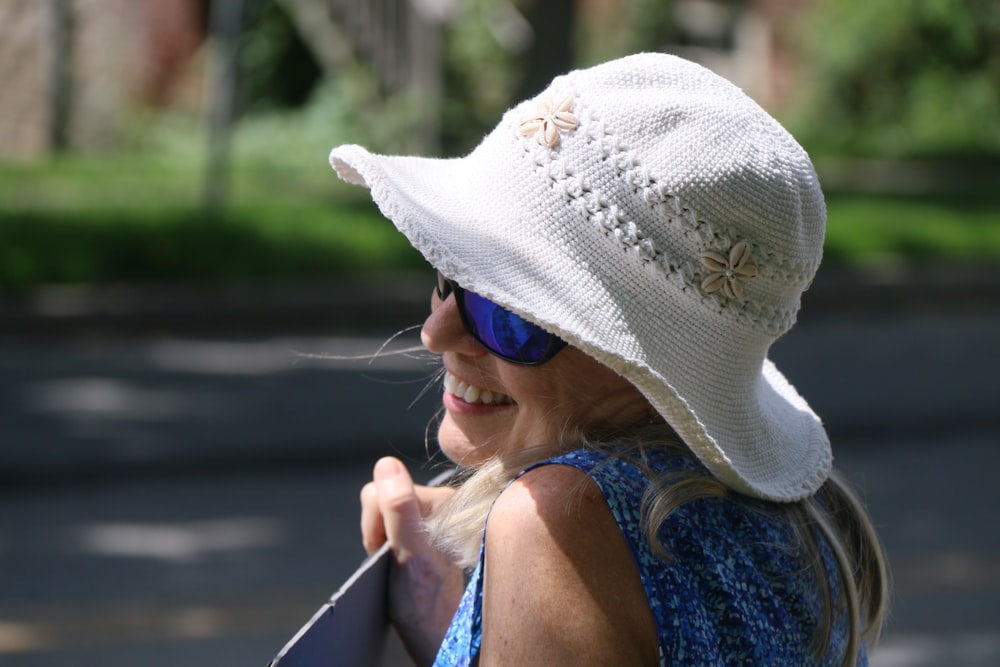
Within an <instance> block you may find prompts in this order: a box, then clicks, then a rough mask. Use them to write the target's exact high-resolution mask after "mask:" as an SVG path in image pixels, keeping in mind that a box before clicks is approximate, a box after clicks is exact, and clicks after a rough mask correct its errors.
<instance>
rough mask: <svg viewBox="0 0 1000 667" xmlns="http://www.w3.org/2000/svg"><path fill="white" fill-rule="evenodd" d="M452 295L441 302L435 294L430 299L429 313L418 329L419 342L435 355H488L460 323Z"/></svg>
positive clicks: (453, 295)
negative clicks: (453, 353)
mask: <svg viewBox="0 0 1000 667" xmlns="http://www.w3.org/2000/svg"><path fill="white" fill-rule="evenodd" d="M455 299H456V296H455V294H454V292H453V293H451V294H449V295H448V296H447V298H445V299H444V301H442V300H441V299H439V298H438V296H437V292H435V293H434V295H433V296H432V297H431V312H430V314H429V315H428V316H427V319H426V320H424V326H423V327H421V329H420V341H421V342H422V343H423V344H424V347H426V348H427V349H428V350H430V351H431V352H433V353H435V354H444V353H445V352H457V353H459V354H465V355H469V356H482V355H485V354H488V353H487V352H486V350H485V349H484V348H483V347H482V346H481V345H480V344H479V343H477V342H476V339H475V338H473V337H472V336H471V335H470V334H469V332H468V331H466V329H465V325H464V324H463V323H462V316H461V314H460V313H459V312H458V304H457V302H456V300H455Z"/></svg>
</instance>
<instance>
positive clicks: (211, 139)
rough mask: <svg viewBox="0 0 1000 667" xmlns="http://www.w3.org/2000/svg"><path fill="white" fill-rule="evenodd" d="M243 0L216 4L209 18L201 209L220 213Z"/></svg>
mask: <svg viewBox="0 0 1000 667" xmlns="http://www.w3.org/2000/svg"><path fill="white" fill-rule="evenodd" d="M242 18H243V0H215V2H213V3H212V6H211V14H210V16H209V35H210V37H211V40H212V48H211V51H210V61H209V68H208V73H207V77H206V83H207V85H206V87H207V90H206V91H205V93H206V94H205V99H206V101H207V104H208V164H207V168H206V171H205V190H204V206H205V208H207V209H209V210H213V211H216V210H220V209H222V208H223V207H224V206H225V204H226V200H227V198H228V195H229V149H230V137H231V134H232V124H233V112H234V107H235V102H236V75H237V58H238V56H239V36H240V25H241V23H242Z"/></svg>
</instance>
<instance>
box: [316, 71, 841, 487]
mask: <svg viewBox="0 0 1000 667" xmlns="http://www.w3.org/2000/svg"><path fill="white" fill-rule="evenodd" d="M330 162H331V164H332V165H333V167H334V169H335V170H336V171H337V173H338V175H339V176H340V177H341V178H342V179H344V180H345V181H347V182H349V183H355V184H358V185H364V186H367V187H368V188H370V190H371V195H372V198H373V199H374V200H375V202H376V203H377V204H378V206H379V208H380V209H381V211H382V213H383V214H384V215H385V216H386V217H387V218H389V219H390V220H391V221H392V222H393V223H394V224H395V225H396V227H397V228H398V229H399V230H400V231H401V232H402V233H403V234H405V235H406V237H407V238H408V239H409V241H410V243H412V244H413V245H414V247H416V248H417V249H418V250H419V251H420V252H421V253H422V254H423V255H424V257H426V258H427V260H428V261H429V262H430V263H431V264H432V265H433V266H435V267H436V268H437V269H438V270H440V271H441V272H442V273H444V274H445V275H446V276H448V277H450V278H452V279H454V280H456V281H457V282H458V283H459V284H461V285H463V286H464V287H466V288H467V289H470V290H472V291H475V292H478V293H479V294H481V295H483V296H485V297H487V298H488V299H491V300H493V301H495V302H497V303H499V304H501V305H503V306H505V307H507V308H509V309H510V310H512V311H514V312H516V313H518V314H520V315H521V316H523V317H525V318H526V319H528V320H531V321H533V322H535V323H537V324H539V325H540V326H542V327H543V328H545V329H547V330H549V331H551V332H554V333H556V334H558V335H559V336H561V337H562V338H563V339H564V340H566V341H568V342H569V343H570V344H571V345H574V346H576V347H578V348H580V349H581V350H583V351H584V352H586V353H587V354H589V355H591V356H592V357H594V358H596V359H597V360H598V361H600V362H602V363H603V364H605V365H607V366H609V367H611V368H612V369H614V370H615V371H617V372H618V373H620V374H621V375H623V376H624V377H626V378H627V379H628V380H630V381H631V382H632V383H633V384H634V385H635V386H636V387H637V388H638V389H639V390H640V391H641V392H642V393H643V394H644V395H645V396H646V397H647V399H648V400H649V401H650V403H651V404H652V405H653V407H654V408H655V409H656V410H657V411H658V412H659V413H660V414H661V415H662V416H663V417H664V419H666V421H667V423H669V424H670V425H671V426H672V427H673V428H674V430H675V431H676V432H677V434H678V435H679V436H680V437H681V438H682V439H683V440H684V442H685V443H686V444H687V445H688V447H690V449H691V450H692V451H693V452H694V453H695V455H697V456H698V458H699V459H700V460H701V461H702V462H703V463H704V464H705V466H707V467H708V469H709V470H710V471H711V472H712V474H714V475H715V476H716V477H717V478H718V479H720V480H721V481H722V482H724V483H725V484H727V485H728V486H730V487H731V488H733V489H735V490H737V491H740V492H743V493H746V494H750V495H753V496H757V497H762V498H767V499H772V500H778V501H792V500H797V499H800V498H803V497H805V496H808V495H809V494H811V493H812V492H814V491H815V490H816V489H817V488H818V487H819V486H820V485H821V484H822V483H823V481H824V480H825V479H826V478H827V476H828V474H829V470H830V466H831V453H830V445H829V440H828V438H827V435H826V432H825V431H824V429H823V426H822V424H821V423H820V420H819V418H818V417H817V416H816V415H815V414H814V413H813V411H812V410H811V409H810V408H809V406H808V405H807V404H806V402H805V400H803V399H802V398H801V397H800V396H799V394H798V393H797V392H796V391H795V389H794V388H793V387H792V386H791V385H790V384H789V383H788V381H787V380H786V379H785V378H784V376H782V375H781V373H780V372H779V371H778V370H777V369H776V368H775V367H774V365H773V364H772V363H771V362H770V361H769V360H768V359H767V352H768V348H769V347H770V345H771V343H773V342H774V340H775V339H777V338H778V337H779V336H780V335H782V334H783V333H784V332H785V331H787V330H788V329H789V328H790V327H791V326H792V324H793V323H794V322H795V317H796V313H797V311H798V308H799V299H800V295H801V293H802V291H803V290H805V289H806V288H807V287H808V285H809V283H810V281H811V280H812V277H813V275H814V273H815V271H816V268H817V267H818V265H819V262H820V258H821V255H822V244H823V234H824V226H825V220H826V210H825V205H824V202H823V195H822V192H821V190H820V187H819V183H818V182H817V179H816V174H815V171H814V170H813V167H812V164H811V162H810V160H809V158H808V156H807V155H806V153H805V151H804V150H803V149H802V148H801V147H800V146H799V144H798V143H796V141H795V140H794V139H793V138H792V137H791V136H790V135H789V134H788V133H787V132H786V131H785V130H784V129H783V128H782V127H781V126H780V125H779V124H778V123H777V122H776V121H775V120H774V119H772V118H771V117H770V116H769V115H768V114H767V113H766V112H765V111H764V110H763V109H761V108H760V107H759V106H758V105H757V104H756V103H754V102H753V101H752V100H750V98H748V97H747V96H746V95H745V94H744V93H743V92H742V91H740V90H739V89H738V88H737V87H735V86H733V85H732V84H730V83H729V82H728V81H726V80H725V79H722V78H721V77H719V76H717V75H715V74H713V73H712V72H710V71H709V70H707V69H705V68H703V67H701V66H699V65H696V64H694V63H691V62H688V61H686V60H683V59H680V58H677V57H673V56H669V55H664V54H639V55H634V56H629V57H626V58H622V59H620V60H615V61H611V62H608V63H605V64H602V65H598V66H596V67H592V68H589V69H582V70H577V71H574V72H570V73H569V74H566V75H564V76H559V77H557V78H556V79H555V80H553V82H552V84H551V85H550V86H549V87H548V88H547V89H546V90H545V91H544V92H542V93H541V94H540V95H539V96H538V97H537V98H536V99H533V100H528V101H525V102H523V103H521V104H519V105H518V106H515V107H514V108H512V109H510V110H509V111H508V112H507V113H506V114H504V116H503V118H502V120H501V121H500V124H499V125H498V126H497V127H496V129H495V130H493V132H491V133H490V134H489V135H488V136H487V137H486V138H485V139H484V140H483V142H482V143H481V144H480V145H479V146H478V147H477V148H476V149H475V150H474V151H473V152H472V153H470V154H469V155H467V156H466V157H463V158H457V159H429V158H418V157H399V156H381V155H375V154H372V153H370V152H368V151H367V150H365V149H364V148H362V147H360V146H355V145H346V146H340V147H337V148H335V149H334V150H333V152H332V153H331V154H330Z"/></svg>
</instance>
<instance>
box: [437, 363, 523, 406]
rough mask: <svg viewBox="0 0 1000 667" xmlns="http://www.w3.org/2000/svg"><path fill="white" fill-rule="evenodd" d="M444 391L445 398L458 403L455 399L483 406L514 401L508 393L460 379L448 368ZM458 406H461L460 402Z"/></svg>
mask: <svg viewBox="0 0 1000 667" xmlns="http://www.w3.org/2000/svg"><path fill="white" fill-rule="evenodd" d="M444 391H445V400H446V401H448V400H449V399H451V402H452V403H456V400H455V399H457V401H461V402H462V403H467V404H469V405H481V406H505V405H511V404H513V403H514V400H513V399H512V398H511V397H510V396H508V395H507V394H502V393H500V392H498V391H491V390H489V389H484V388H482V387H477V386H476V385H474V384H471V383H469V382H466V381H465V380H461V379H459V378H458V377H457V376H455V375H453V374H452V373H451V371H448V370H445V373H444ZM457 407H460V404H459V406H457ZM449 409H450V408H449Z"/></svg>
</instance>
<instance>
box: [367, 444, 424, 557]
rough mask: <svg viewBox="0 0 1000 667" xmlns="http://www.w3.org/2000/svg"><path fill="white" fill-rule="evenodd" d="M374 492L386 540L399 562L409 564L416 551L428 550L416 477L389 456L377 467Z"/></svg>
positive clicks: (380, 461)
mask: <svg viewBox="0 0 1000 667" xmlns="http://www.w3.org/2000/svg"><path fill="white" fill-rule="evenodd" d="M374 478H375V482H374V483H375V490H376V494H377V499H378V508H379V511H380V512H381V515H382V523H383V526H384V529H385V536H386V539H387V540H388V541H389V544H390V545H391V546H392V550H393V553H394V554H395V556H396V560H397V562H399V563H400V564H404V563H406V561H407V560H409V558H410V556H411V555H412V554H413V553H414V552H419V551H422V550H425V549H426V541H427V540H426V537H425V535H424V533H423V531H422V530H421V523H420V519H421V517H420V502H419V501H418V500H417V493H416V489H415V487H414V484H413V478H412V477H410V473H409V472H408V471H407V470H406V466H404V465H403V463H402V462H401V461H400V460H399V459H396V458H392V457H386V458H383V459H380V460H379V461H378V462H377V463H376V464H375V470H374Z"/></svg>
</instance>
